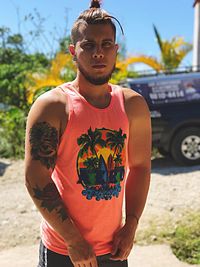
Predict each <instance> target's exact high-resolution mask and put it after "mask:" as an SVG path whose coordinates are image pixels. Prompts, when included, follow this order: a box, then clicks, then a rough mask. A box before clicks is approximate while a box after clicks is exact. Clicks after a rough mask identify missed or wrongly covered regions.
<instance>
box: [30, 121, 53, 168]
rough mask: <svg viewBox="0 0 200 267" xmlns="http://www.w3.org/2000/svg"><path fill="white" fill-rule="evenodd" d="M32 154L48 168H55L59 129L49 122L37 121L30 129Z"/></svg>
mask: <svg viewBox="0 0 200 267" xmlns="http://www.w3.org/2000/svg"><path fill="white" fill-rule="evenodd" d="M29 140H30V144H31V156H32V157H33V159H34V160H39V161H40V162H41V163H42V164H43V165H44V166H46V167H47V169H50V168H52V169H53V168H54V167H55V164H56V158H57V146H58V131H57V129H56V128H55V127H52V126H51V125H50V124H49V123H48V122H45V121H44V122H37V123H35V124H34V125H33V127H32V128H31V129H30V133H29Z"/></svg>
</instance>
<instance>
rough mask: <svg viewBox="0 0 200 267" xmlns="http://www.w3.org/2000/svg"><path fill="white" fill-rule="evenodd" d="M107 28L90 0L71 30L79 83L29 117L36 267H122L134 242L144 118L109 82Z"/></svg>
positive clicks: (147, 142) (145, 150) (43, 99)
mask: <svg viewBox="0 0 200 267" xmlns="http://www.w3.org/2000/svg"><path fill="white" fill-rule="evenodd" d="M113 19H114V18H113V17H111V16H110V15H109V14H108V13H106V12H105V11H104V10H102V9H101V8H100V4H99V1H94V0H93V1H92V3H91V7H90V9H88V10H86V11H84V12H83V13H82V14H81V15H80V16H79V18H78V19H77V21H76V22H75V24H74V26H73V28H72V34H71V37H72V44H71V45H70V47H69V50H70V53H71V54H72V56H73V58H74V61H75V62H76V64H77V77H76V79H75V80H74V81H72V82H70V83H66V84H63V85H61V86H59V87H58V88H55V89H53V90H51V91H49V92H47V93H45V94H43V95H42V96H40V97H39V98H38V99H37V100H36V101H35V103H34V104H33V106H32V108H31V110H30V112H29V115H28V120H27V129H26V155H25V163H26V170H25V172H26V185H27V189H28V191H29V194H30V196H31V197H32V199H33V201H34V203H35V205H36V206H37V208H38V209H39V211H40V212H41V214H42V217H43V219H42V224H41V237H42V241H41V245H40V259H39V264H38V266H39V267H45V266H47V267H58V266H59V267H70V266H75V267H97V266H99V267H101V266H102V267H107V266H113V267H115V266H116V267H123V266H127V258H128V255H129V254H130V251H131V249H132V246H133V243H134V236H135V231H136V228H137V225H138V221H139V218H140V216H141V214H142V211H143V208H144V205H145V202H146V197H147V192H148V189H149V181H150V158H151V127H150V116H149V111H148V108H147V105H146V102H145V101H144V99H143V98H142V97H141V96H140V95H139V94H137V93H136V92H134V91H133V90H130V89H126V88H121V87H119V86H114V85H112V84H109V83H108V81H109V79H110V77H111V74H112V72H113V70H114V68H115V62H116V56H117V50H118V45H117V44H116V43H115V37H116V29H115V25H114V22H113ZM124 191H125V204H126V216H125V222H124V223H122V203H123V195H124Z"/></svg>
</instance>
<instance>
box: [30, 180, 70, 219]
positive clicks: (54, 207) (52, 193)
mask: <svg viewBox="0 0 200 267" xmlns="http://www.w3.org/2000/svg"><path fill="white" fill-rule="evenodd" d="M33 192H34V198H36V199H38V200H40V201H41V207H42V208H44V209H47V210H48V212H52V211H56V212H57V214H58V215H59V217H60V218H61V220H62V221H65V220H66V219H67V218H68V215H67V211H66V208H65V206H64V204H63V202H62V199H61V197H60V194H59V192H58V189H57V188H56V186H55V184H54V183H49V184H47V185H46V186H45V187H44V188H43V189H40V188H39V187H38V186H36V188H33Z"/></svg>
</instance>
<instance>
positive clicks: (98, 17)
mask: <svg viewBox="0 0 200 267" xmlns="http://www.w3.org/2000/svg"><path fill="white" fill-rule="evenodd" d="M113 19H114V20H116V21H117V22H118V24H119V26H120V28H121V31H122V34H123V29H122V26H121V24H120V22H119V21H118V20H117V19H116V18H115V17H113V16H111V15H110V14H109V13H107V12H106V11H105V10H103V9H102V8H101V1H100V0H92V1H91V4H90V7H89V9H86V10H85V11H83V12H82V13H81V14H80V15H79V17H78V18H77V20H76V21H75V23H74V25H73V27H72V30H71V40H72V43H73V44H74V45H75V44H76V43H77V41H78V40H79V38H80V30H79V28H80V26H82V25H84V24H85V25H88V24H110V25H111V27H112V29H113V32H114V38H116V26H115V24H114V22H113Z"/></svg>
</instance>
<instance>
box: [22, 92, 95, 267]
mask: <svg viewBox="0 0 200 267" xmlns="http://www.w3.org/2000/svg"><path fill="white" fill-rule="evenodd" d="M64 110H65V105H64V104H63V103H62V102H60V99H59V97H57V96H56V94H55V95H54V93H52V92H49V93H46V94H44V95H43V96H41V97H39V98H38V99H37V100H36V101H35V103H34V104H33V106H32V108H31V110H30V112H29V115H28V119H27V126H26V141H25V177H26V187H27V190H28V192H29V194H30V196H31V198H32V200H33V202H34V203H35V205H36V206H37V208H38V210H39V211H40V213H41V214H42V216H43V217H44V219H45V220H46V221H47V222H48V223H49V224H50V225H51V226H52V227H53V229H54V230H55V231H56V232H57V233H58V234H59V235H60V236H61V237H62V238H63V239H64V241H65V243H66V245H67V248H68V251H69V254H70V258H71V260H72V262H73V264H74V266H76V264H79V265H80V266H81V267H82V266H84V264H85V266H87V264H90V263H88V261H90V262H91V263H92V266H94V267H96V266H97V265H96V258H95V257H94V253H93V251H92V248H91V247H90V245H89V244H88V243H87V242H86V241H85V240H84V238H83V237H82V235H81V234H80V232H79V230H78V229H77V227H76V225H75V224H74V223H73V221H72V220H71V219H70V217H69V215H68V212H67V208H66V206H65V205H64V203H63V201H62V198H61V196H60V194H59V191H58V189H57V187H56V185H55V184H54V182H53V180H52V179H51V174H52V172H53V169H54V167H55V164H56V160H57V151H58V146H59V141H60V137H61V134H60V132H61V121H60V119H59V118H61V116H62V114H63V112H64ZM85 248H87V249H85ZM77 250H79V251H78V252H77ZM88 266H90V265H88Z"/></svg>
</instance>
